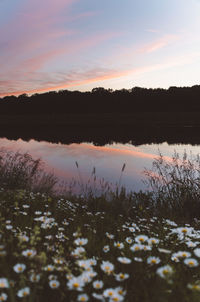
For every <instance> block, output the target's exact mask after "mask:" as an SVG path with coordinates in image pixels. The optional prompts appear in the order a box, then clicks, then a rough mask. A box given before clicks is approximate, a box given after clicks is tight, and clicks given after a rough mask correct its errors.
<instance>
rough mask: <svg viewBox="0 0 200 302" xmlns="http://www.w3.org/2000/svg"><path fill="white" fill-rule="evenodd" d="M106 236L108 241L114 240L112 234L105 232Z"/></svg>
mask: <svg viewBox="0 0 200 302" xmlns="http://www.w3.org/2000/svg"><path fill="white" fill-rule="evenodd" d="M106 236H107V237H108V238H109V239H114V237H115V236H114V235H113V234H109V233H108V232H106Z"/></svg>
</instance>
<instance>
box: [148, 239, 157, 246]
mask: <svg viewBox="0 0 200 302" xmlns="http://www.w3.org/2000/svg"><path fill="white" fill-rule="evenodd" d="M158 243H159V239H157V238H149V239H148V244H149V245H155V244H158Z"/></svg>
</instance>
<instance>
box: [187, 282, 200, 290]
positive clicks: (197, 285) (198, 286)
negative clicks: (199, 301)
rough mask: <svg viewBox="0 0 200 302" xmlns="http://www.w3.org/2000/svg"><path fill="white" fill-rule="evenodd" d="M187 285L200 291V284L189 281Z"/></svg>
mask: <svg viewBox="0 0 200 302" xmlns="http://www.w3.org/2000/svg"><path fill="white" fill-rule="evenodd" d="M187 287H188V288H189V289H191V290H194V291H198V292H199V291H200V284H191V283H189V284H188V285H187Z"/></svg>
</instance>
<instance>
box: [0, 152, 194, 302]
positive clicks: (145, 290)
mask: <svg viewBox="0 0 200 302" xmlns="http://www.w3.org/2000/svg"><path fill="white" fill-rule="evenodd" d="M7 156H8V155H6V156H4V159H3V158H2V159H1V170H2V171H3V167H4V169H5V171H4V173H5V175H6V176H7V178H5V177H4V178H3V176H2V178H1V184H2V185H1V189H0V272H1V273H0V301H6V300H7V301H11V302H15V301H24V302H33V301H34V302H42V301H49V302H53V301H58V302H61V301H63V302H64V301H109V302H111V301H127V302H129V301H130V302H132V301H137V302H139V301H146V302H147V301H157V302H165V301H166V302H167V301H177V300H180V301H182V302H187V301H188V302H189V301H190V302H196V301H199V299H200V273H199V265H200V259H199V258H200V233H199V224H200V220H199V219H198V218H199V212H198V211H197V207H198V202H197V201H198V200H199V199H198V198H199V195H198V194H199V193H198V166H199V160H198V158H196V157H195V158H188V157H187V156H186V155H185V157H184V158H182V159H180V158H179V157H178V155H176V154H175V155H174V159H173V161H171V162H170V163H169V162H167V161H166V160H165V159H164V158H163V157H162V156H161V157H160V158H159V159H158V160H157V161H155V162H154V167H153V169H152V171H146V174H147V175H146V176H147V178H146V180H147V183H148V184H149V185H151V186H154V191H153V192H152V193H144V192H140V193H137V194H136V193H131V194H126V192H125V190H124V189H122V190H119V189H118V190H117V191H115V192H107V193H106V194H103V195H101V196H98V197H96V196H94V195H92V194H89V195H84V196H75V195H73V194H68V197H67V198H66V195H65V196H56V195H55V192H54V191H53V187H54V184H53V183H51V186H47V187H46V188H48V190H47V192H46V193H45V189H44V188H42V186H40V190H38V191H40V192H37V190H35V191H34V190H33V191H34V192H33V191H31V189H33V188H34V182H31V181H30V178H31V177H32V175H41V174H38V173H42V171H41V170H40V166H39V165H38V166H37V169H35V170H34V171H35V174H34V173H33V170H32V167H33V166H34V165H35V161H32V159H31V158H29V160H28V163H29V165H28V166H29V173H25V172H24V175H25V176H26V177H25V178H24V179H26V180H27V181H26V182H18V183H16V182H13V181H12V184H13V186H12V189H11V188H9V186H8V183H7V186H6V182H5V179H7V180H8V179H9V178H12V174H10V177H8V172H9V171H10V172H11V170H12V172H13V171H15V169H16V167H15V165H14V164H13V165H12V169H11V166H10V168H9V169H7V170H6V166H8V165H7V164H6V161H5V158H7ZM9 156H10V157H11V158H12V159H13V157H12V156H14V154H10V155H9ZM16 158H17V162H16V163H17V164H16V165H17V167H19V163H22V162H23V161H24V160H25V159H26V158H27V156H26V157H25V159H24V158H22V157H20V156H19V155H18V156H17V157H16ZM19 158H21V159H22V161H19ZM13 163H14V161H13ZM5 164H6V165H5ZM13 166H14V167H15V169H14V170H13ZM30 171H32V173H30ZM158 171H160V174H158V173H157V174H156V175H157V177H156V178H155V172H158ZM1 175H2V173H1ZM27 175H29V176H28V177H27ZM158 176H159V177H158ZM22 178H23V177H21V179H22ZM3 179H4V183H2V180H3ZM13 179H15V180H16V179H18V177H17V178H15V176H14V177H13ZM31 179H32V178H31ZM33 179H34V177H33ZM41 184H42V183H41ZM50 187H51V190H50V191H49V188H50ZM186 187H187V194H185V193H186ZM108 196H109V201H108ZM169 201H171V202H170V203H169ZM188 202H189V204H190V209H189V208H187V209H188V210H187V212H185V208H184V207H185V206H186V205H187V206H188Z"/></svg>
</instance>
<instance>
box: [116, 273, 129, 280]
mask: <svg viewBox="0 0 200 302" xmlns="http://www.w3.org/2000/svg"><path fill="white" fill-rule="evenodd" d="M128 278H129V274H123V273H119V274H116V275H115V279H116V280H117V281H124V280H126V279H128Z"/></svg>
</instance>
